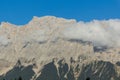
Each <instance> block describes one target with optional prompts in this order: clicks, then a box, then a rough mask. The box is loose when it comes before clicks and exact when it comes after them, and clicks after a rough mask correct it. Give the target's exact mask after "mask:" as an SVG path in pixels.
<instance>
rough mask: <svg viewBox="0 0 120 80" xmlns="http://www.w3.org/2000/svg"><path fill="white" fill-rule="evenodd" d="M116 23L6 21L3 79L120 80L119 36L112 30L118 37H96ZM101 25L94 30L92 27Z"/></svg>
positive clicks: (1, 37)
mask: <svg viewBox="0 0 120 80" xmlns="http://www.w3.org/2000/svg"><path fill="white" fill-rule="evenodd" d="M115 22H117V23H116V24H118V23H120V21H119V20H109V21H93V22H90V23H83V22H77V21H76V20H74V19H64V18H57V17H54V16H45V17H40V18H39V17H33V19H32V20H31V21H30V22H29V23H28V24H26V25H18V26H17V25H14V24H11V23H8V22H2V23H1V25H0V75H1V76H0V80H3V79H5V80H9V79H10V80H11V79H18V78H19V77H22V78H23V80H86V79H87V78H90V80H119V79H120V47H119V38H118V34H119V33H117V31H115V29H114V32H113V31H112V32H113V34H114V35H116V36H113V37H115V38H111V36H109V37H108V36H106V37H105V38H104V37H103V36H104V35H103V34H102V33H100V34H99V33H95V34H93V33H94V32H96V31H98V32H99V30H100V31H102V32H103V31H104V30H106V32H108V33H110V31H111V26H110V25H113V24H110V23H115ZM93 24H94V25H93ZM98 24H99V25H100V27H98V28H97V29H96V28H94V30H92V29H91V27H88V26H89V25H92V26H95V25H98ZM108 24H109V25H108ZM83 25H86V28H83ZM109 26H110V28H109ZM118 26H119V24H118ZM115 27H116V26H115ZM79 28H80V29H79ZM86 29H87V30H86ZM112 29H113V27H112ZM118 30H119V29H118ZM73 31H74V32H73ZM88 32H89V34H88ZM108 33H107V34H108ZM91 35H92V36H91ZM96 35H97V36H96ZM105 35H106V33H105ZM116 38H117V39H118V40H116ZM108 39H109V40H108Z"/></svg>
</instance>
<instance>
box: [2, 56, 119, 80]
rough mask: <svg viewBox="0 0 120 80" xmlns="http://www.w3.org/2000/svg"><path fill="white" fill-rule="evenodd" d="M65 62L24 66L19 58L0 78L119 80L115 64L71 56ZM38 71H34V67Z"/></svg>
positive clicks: (63, 60)
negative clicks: (77, 59)
mask: <svg viewBox="0 0 120 80" xmlns="http://www.w3.org/2000/svg"><path fill="white" fill-rule="evenodd" d="M69 63H70V64H69ZM69 63H66V61H65V59H61V60H56V59H53V61H52V62H50V63H48V64H46V65H44V66H43V68H42V69H40V67H38V66H36V64H35V63H32V64H29V65H27V66H24V65H23V64H22V63H21V61H20V60H18V62H17V63H16V65H15V66H14V67H13V68H12V69H11V70H9V71H8V72H7V73H6V74H5V75H2V76H1V77H0V80H2V79H5V80H11V79H16V80H17V79H19V77H21V78H22V79H23V80H86V79H87V78H89V79H90V80H119V79H120V75H118V73H117V71H116V65H114V64H112V63H110V62H105V61H92V62H88V63H86V64H85V63H84V62H80V61H75V60H74V59H73V58H71V59H70V60H69ZM35 68H37V69H38V70H40V71H38V72H37V73H35V71H34V69H35Z"/></svg>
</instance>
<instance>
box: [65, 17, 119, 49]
mask: <svg viewBox="0 0 120 80" xmlns="http://www.w3.org/2000/svg"><path fill="white" fill-rule="evenodd" d="M63 34H64V37H65V38H67V39H76V40H83V41H90V42H92V43H93V44H94V46H108V47H120V20H118V19H114V20H112V19H111V20H102V21H98V20H93V21H91V22H86V23H85V22H78V23H76V24H74V26H71V27H68V28H66V29H65V30H64V32H63Z"/></svg>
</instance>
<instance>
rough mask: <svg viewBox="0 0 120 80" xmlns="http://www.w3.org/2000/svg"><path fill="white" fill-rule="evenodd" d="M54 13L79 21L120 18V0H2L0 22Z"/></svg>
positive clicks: (53, 14)
mask: <svg viewBox="0 0 120 80" xmlns="http://www.w3.org/2000/svg"><path fill="white" fill-rule="evenodd" d="M45 15H52V16H58V17H64V18H68V19H71V18H73V19H76V20H77V21H91V20H93V19H97V20H104V19H116V18H118V19H119V18H120V0H0V22H2V21H7V22H10V23H13V24H17V25H23V24H26V23H28V22H29V21H30V20H31V19H32V17H33V16H39V17H41V16H45Z"/></svg>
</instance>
